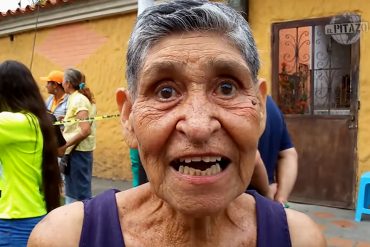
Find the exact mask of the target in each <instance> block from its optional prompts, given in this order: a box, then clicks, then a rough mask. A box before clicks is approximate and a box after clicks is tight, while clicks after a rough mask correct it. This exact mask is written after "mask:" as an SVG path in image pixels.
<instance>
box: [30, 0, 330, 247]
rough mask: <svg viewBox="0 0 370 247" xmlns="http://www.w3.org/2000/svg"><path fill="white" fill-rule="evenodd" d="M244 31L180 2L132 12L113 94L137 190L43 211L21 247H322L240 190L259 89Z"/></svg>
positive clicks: (216, 9)
mask: <svg viewBox="0 0 370 247" xmlns="http://www.w3.org/2000/svg"><path fill="white" fill-rule="evenodd" d="M258 69H259V59H258V54H257V50H256V47H255V42H254V40H253V38H252V35H251V32H250V30H249V27H248V24H247V23H246V21H245V20H244V19H243V17H242V16H241V15H239V14H238V13H237V12H235V11H234V10H232V9H231V8H229V7H227V6H225V5H223V4H220V3H212V2H207V1H199V0H196V1H192V0H181V1H174V2H170V3H165V4H161V5H157V6H155V7H152V8H149V9H147V10H146V11H144V12H143V13H142V14H141V15H140V16H139V18H138V21H137V23H136V26H135V27H134V30H133V33H132V36H131V39H130V42H129V47H128V54H127V81H128V91H125V90H118V92H117V95H116V97H117V102H118V105H119V107H120V108H121V110H122V111H121V113H122V123H123V127H124V128H125V130H126V138H127V140H128V141H129V142H130V143H131V144H130V145H132V146H136V144H137V146H138V149H139V152H140V158H141V160H142V162H143V166H144V168H145V170H146V172H147V175H148V180H149V183H146V184H144V185H142V186H139V187H136V188H134V189H130V190H127V191H123V192H118V191H114V190H110V191H107V192H105V193H103V194H101V195H99V196H97V197H95V198H94V199H92V200H88V201H84V202H78V203H74V204H71V205H68V206H64V207H61V208H59V209H57V210H54V211H53V212H52V213H50V214H49V215H48V217H47V218H46V219H45V220H43V221H42V222H41V223H40V224H38V226H37V227H36V228H35V229H34V231H33V233H32V236H31V240H30V242H29V246H268V247H271V246H273V247H277V246H315V247H317V246H325V240H324V238H323V236H322V234H321V233H320V231H319V229H318V227H317V226H316V225H315V224H314V223H313V221H311V220H310V219H309V218H308V217H306V216H305V215H303V214H302V213H299V212H295V211H293V210H289V209H284V208H283V206H282V205H281V204H279V203H276V202H273V201H271V200H268V199H265V198H264V197H262V196H260V195H258V194H257V193H255V192H253V191H251V192H249V193H244V190H245V188H246V186H247V185H248V184H249V182H250V179H251V175H252V172H253V169H254V160H255V157H256V150H257V141H258V138H259V137H260V135H261V133H262V131H263V128H264V123H263V119H264V117H263V115H264V109H265V94H266V84H265V82H264V81H259V80H258V79H257V72H258Z"/></svg>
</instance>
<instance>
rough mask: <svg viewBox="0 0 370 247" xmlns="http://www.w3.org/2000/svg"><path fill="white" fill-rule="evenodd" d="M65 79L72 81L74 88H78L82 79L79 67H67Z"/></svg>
mask: <svg viewBox="0 0 370 247" xmlns="http://www.w3.org/2000/svg"><path fill="white" fill-rule="evenodd" d="M64 80H65V81H68V82H70V83H71V84H72V85H73V88H74V89H76V90H78V89H79V85H80V83H81V81H82V73H81V72H80V71H79V70H77V69H72V68H69V69H66V70H65V71H64Z"/></svg>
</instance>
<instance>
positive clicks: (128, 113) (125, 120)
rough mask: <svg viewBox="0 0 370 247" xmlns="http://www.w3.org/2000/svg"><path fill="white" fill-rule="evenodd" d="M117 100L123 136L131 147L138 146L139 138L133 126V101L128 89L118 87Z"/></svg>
mask: <svg viewBox="0 0 370 247" xmlns="http://www.w3.org/2000/svg"><path fill="white" fill-rule="evenodd" d="M116 102H117V106H118V110H119V112H120V115H121V116H120V119H121V125H122V130H123V137H124V138H125V141H126V143H127V145H128V146H129V147H130V148H137V139H136V135H135V131H134V128H133V120H132V102H131V97H130V93H129V92H128V90H127V89H124V88H118V89H117V91H116Z"/></svg>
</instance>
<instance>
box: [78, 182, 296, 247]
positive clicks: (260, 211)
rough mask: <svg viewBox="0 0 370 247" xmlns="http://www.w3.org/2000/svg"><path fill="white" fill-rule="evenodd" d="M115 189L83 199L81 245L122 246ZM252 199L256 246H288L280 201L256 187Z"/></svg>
mask: <svg viewBox="0 0 370 247" xmlns="http://www.w3.org/2000/svg"><path fill="white" fill-rule="evenodd" d="M117 192H119V191H118V190H113V189H111V190H107V191H105V192H103V193H102V194H100V195H98V196H96V197H94V198H92V199H89V200H85V201H83V203H84V219H83V225H82V232H81V239H80V245H79V246H81V247H101V246H109V247H122V246H125V242H124V240H123V235H122V231H121V225H120V222H119V217H118V209H117V204H116V198H115V194H116V193H117ZM247 193H249V194H250V195H252V196H253V197H254V198H255V200H256V208H257V247H270V246H274V247H291V246H292V244H291V241H290V235H289V228H288V222H287V218H286V214H285V210H284V208H283V206H282V205H281V204H280V203H277V202H274V201H271V200H268V199H266V198H264V197H263V196H261V195H259V194H258V193H257V192H256V191H248V192H247Z"/></svg>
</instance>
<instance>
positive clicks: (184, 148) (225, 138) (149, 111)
mask: <svg viewBox="0 0 370 247" xmlns="http://www.w3.org/2000/svg"><path fill="white" fill-rule="evenodd" d="M264 89H265V85H264V82H263V83H262V84H261V85H257V84H256V83H255V82H254V81H253V80H252V78H251V73H250V70H249V69H248V66H247V64H246V63H245V61H244V60H243V58H242V55H241V54H240V52H239V50H238V49H237V48H235V47H234V46H232V45H231V44H230V43H229V42H228V40H227V39H225V38H222V37H221V36H220V35H219V34H214V33H199V32H194V33H187V34H178V35H172V36H169V37H166V38H164V39H162V40H161V41H160V42H159V43H157V44H156V45H155V46H154V47H152V48H151V49H150V50H149V52H148V54H147V56H146V59H145V61H144V64H143V68H142V70H141V73H140V75H139V79H138V91H137V97H136V98H135V100H134V101H133V102H132V103H133V105H132V111H131V113H130V120H129V122H130V124H131V125H132V131H133V133H134V136H136V139H137V142H138V147H139V151H140V157H141V159H142V163H143V165H144V167H145V170H146V172H147V175H148V178H149V180H150V183H151V186H152V188H153V189H154V190H155V192H156V194H157V195H158V196H159V197H160V198H162V199H164V200H165V201H167V202H168V203H170V204H171V205H172V206H173V207H174V208H175V209H176V210H179V211H181V212H183V213H189V214H192V215H194V214H201V215H204V214H211V213H213V212H217V211H219V210H222V209H223V208H225V207H226V206H227V204H228V203H230V202H231V201H232V200H233V199H235V198H236V197H237V196H239V195H240V194H241V193H243V192H244V190H245V188H246V186H247V185H248V184H249V182H250V178H251V175H252V172H253V169H254V160H255V155H256V150H257V142H258V139H259V137H260V135H261V133H262V131H263V126H264V124H263V123H262V121H263V119H262V118H263V114H264V106H265V92H263V93H262V94H261V93H260V91H261V90H262V91H264Z"/></svg>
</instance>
